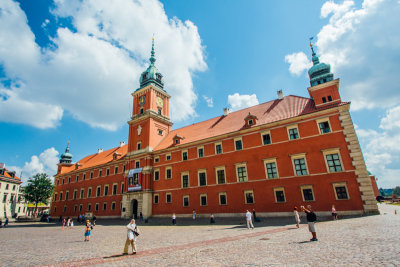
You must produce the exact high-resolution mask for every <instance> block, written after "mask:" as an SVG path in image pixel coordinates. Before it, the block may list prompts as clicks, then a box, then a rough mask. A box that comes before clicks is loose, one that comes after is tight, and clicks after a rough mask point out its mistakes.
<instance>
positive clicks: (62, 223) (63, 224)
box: [61, 218, 65, 230]
mask: <svg viewBox="0 0 400 267" xmlns="http://www.w3.org/2000/svg"><path fill="white" fill-rule="evenodd" d="M64 226H65V218H63V219H62V222H61V230H64Z"/></svg>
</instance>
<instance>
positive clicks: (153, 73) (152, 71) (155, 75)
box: [138, 38, 164, 90]
mask: <svg viewBox="0 0 400 267" xmlns="http://www.w3.org/2000/svg"><path fill="white" fill-rule="evenodd" d="M154 54H155V53H154V38H153V41H152V46H151V56H150V59H149V60H150V65H149V67H148V68H147V69H146V70H145V71H144V72H143V73H142V74H141V75H140V88H139V89H141V88H143V87H145V86H146V85H148V84H150V83H152V84H155V85H157V86H158V87H160V88H161V89H163V88H164V82H163V76H162V74H161V73H160V72H159V71H158V69H157V68H156V66H155V65H154V63H155V62H156V58H155V56H154ZM139 89H138V90H139Z"/></svg>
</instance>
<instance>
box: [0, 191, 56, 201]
mask: <svg viewBox="0 0 400 267" xmlns="http://www.w3.org/2000/svg"><path fill="white" fill-rule="evenodd" d="M61 199H62V193H60V200H61ZM6 202H7V194H4V196H3V203H6Z"/></svg>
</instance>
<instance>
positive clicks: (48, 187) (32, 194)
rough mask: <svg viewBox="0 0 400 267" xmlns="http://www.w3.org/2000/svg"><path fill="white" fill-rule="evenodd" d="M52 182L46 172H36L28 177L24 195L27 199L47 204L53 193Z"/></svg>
mask: <svg viewBox="0 0 400 267" xmlns="http://www.w3.org/2000/svg"><path fill="white" fill-rule="evenodd" d="M53 189H54V186H53V183H52V182H51V180H50V178H49V176H48V175H47V174H46V173H38V174H36V175H35V176H33V177H31V178H29V180H28V185H27V186H26V187H24V197H25V199H26V200H27V201H29V202H31V203H35V204H36V206H37V204H38V203H39V202H42V203H44V204H47V203H48V201H49V198H50V197H51V195H52V194H53Z"/></svg>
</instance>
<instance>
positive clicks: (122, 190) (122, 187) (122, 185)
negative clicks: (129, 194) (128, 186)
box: [121, 183, 124, 194]
mask: <svg viewBox="0 0 400 267" xmlns="http://www.w3.org/2000/svg"><path fill="white" fill-rule="evenodd" d="M123 193H124V183H121V194H123Z"/></svg>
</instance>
